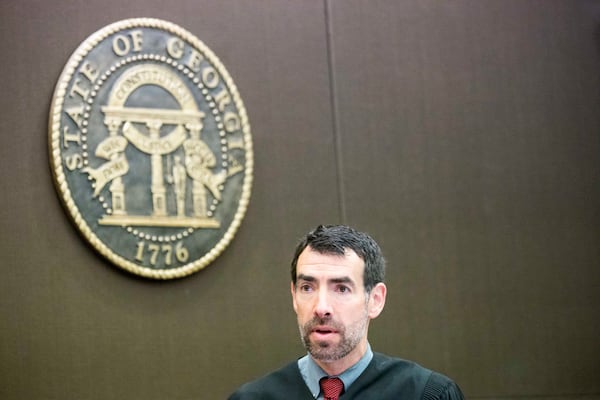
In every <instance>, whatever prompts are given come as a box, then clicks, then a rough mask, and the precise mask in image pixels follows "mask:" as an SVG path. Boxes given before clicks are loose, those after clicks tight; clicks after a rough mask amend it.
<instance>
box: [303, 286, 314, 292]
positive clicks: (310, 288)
mask: <svg viewBox="0 0 600 400" xmlns="http://www.w3.org/2000/svg"><path fill="white" fill-rule="evenodd" d="M311 290H312V287H311V286H310V285H300V291H301V292H310V291H311Z"/></svg>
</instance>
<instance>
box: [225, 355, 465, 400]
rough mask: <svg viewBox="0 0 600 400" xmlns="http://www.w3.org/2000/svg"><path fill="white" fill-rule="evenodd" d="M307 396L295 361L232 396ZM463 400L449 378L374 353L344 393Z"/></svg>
mask: <svg viewBox="0 0 600 400" xmlns="http://www.w3.org/2000/svg"><path fill="white" fill-rule="evenodd" d="M258 399H261V400H275V399H285V400H307V399H313V396H312V394H311V393H310V390H309V389H308V387H307V386H306V384H305V383H304V379H303V378H302V375H301V374H300V370H299V369H298V362H297V361H294V362H292V363H290V364H288V365H286V366H284V367H283V368H281V369H279V370H277V371H275V372H272V373H270V374H268V375H266V376H264V377H262V378H260V379H257V380H255V381H252V382H249V383H246V384H245V385H243V386H241V387H240V388H239V389H238V390H237V391H236V392H235V393H233V394H232V395H231V396H230V397H229V400H258ZM349 399H362V400H371V399H373V400H386V399H401V400H462V399H464V397H463V394H462V392H461V391H460V388H459V387H458V386H457V385H456V384H455V383H454V382H453V381H452V380H450V379H449V378H447V377H445V376H444V375H441V374H438V373H437V372H433V371H431V370H428V369H426V368H423V367H421V366H420V365H418V364H416V363H414V362H412V361H407V360H402V359H399V358H393V357H388V356H386V355H384V354H381V353H373V359H372V360H371V362H370V363H369V365H368V366H367V368H366V369H365V370H364V371H363V373H362V374H361V375H360V376H359V377H358V378H357V379H356V380H355V381H354V383H353V384H352V385H350V387H349V388H348V389H347V390H346V391H345V392H344V393H343V394H342V395H341V396H340V400H349Z"/></svg>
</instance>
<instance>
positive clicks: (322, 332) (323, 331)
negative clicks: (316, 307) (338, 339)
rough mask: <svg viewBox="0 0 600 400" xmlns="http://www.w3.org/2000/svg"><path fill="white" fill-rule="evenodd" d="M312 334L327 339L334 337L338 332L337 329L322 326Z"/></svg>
mask: <svg viewBox="0 0 600 400" xmlns="http://www.w3.org/2000/svg"><path fill="white" fill-rule="evenodd" d="M312 332H313V333H314V334H315V335H316V336H320V337H326V336H330V335H333V334H335V333H337V331H336V330H335V329H332V328H329V327H326V326H322V327H321V326H320V327H316V328H314V329H313V330H312Z"/></svg>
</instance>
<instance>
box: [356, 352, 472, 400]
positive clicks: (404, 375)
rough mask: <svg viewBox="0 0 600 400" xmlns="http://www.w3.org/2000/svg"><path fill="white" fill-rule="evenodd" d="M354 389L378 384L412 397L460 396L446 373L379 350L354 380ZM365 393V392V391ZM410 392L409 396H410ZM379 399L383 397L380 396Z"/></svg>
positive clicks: (450, 397)
mask: <svg viewBox="0 0 600 400" xmlns="http://www.w3.org/2000/svg"><path fill="white" fill-rule="evenodd" d="M356 383H357V384H358V385H356V388H355V389H356V390H359V391H362V390H364V391H366V390H369V391H370V390H372V389H373V388H374V387H378V390H382V391H383V392H385V393H388V392H389V394H390V395H394V394H397V393H400V392H401V393H404V394H405V397H406V398H415V399H431V400H433V399H460V398H462V394H461V393H460V389H459V388H458V386H457V385H456V384H455V383H454V381H452V379H450V378H448V377H447V376H445V375H443V374H440V373H438V372H435V371H432V370H430V369H428V368H425V367H423V366H421V365H419V364H418V363H416V362H414V361H410V360H405V359H402V358H397V357H392V356H388V355H385V354H381V353H373V360H372V361H371V364H370V365H369V367H368V368H367V369H366V370H365V372H364V373H363V374H362V376H361V377H360V378H359V380H357V382H356ZM365 393H366V392H365ZM409 393H412V395H410V396H409ZM381 398H386V396H383V395H382V397H381Z"/></svg>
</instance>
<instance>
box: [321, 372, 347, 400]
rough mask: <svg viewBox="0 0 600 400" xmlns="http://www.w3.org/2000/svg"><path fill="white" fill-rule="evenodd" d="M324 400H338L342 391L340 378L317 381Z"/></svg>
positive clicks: (342, 384) (342, 385) (342, 383)
mask: <svg viewBox="0 0 600 400" xmlns="http://www.w3.org/2000/svg"><path fill="white" fill-rule="evenodd" d="M319 385H320V386H321V390H322V391H323V397H324V398H325V400H338V398H339V397H340V394H341V393H342V392H343V391H344V382H342V380H341V379H340V378H327V377H325V378H322V379H321V380H320V381H319Z"/></svg>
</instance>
